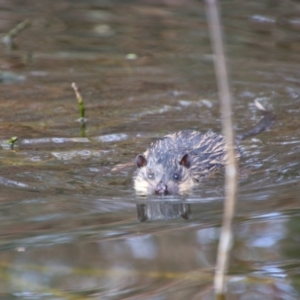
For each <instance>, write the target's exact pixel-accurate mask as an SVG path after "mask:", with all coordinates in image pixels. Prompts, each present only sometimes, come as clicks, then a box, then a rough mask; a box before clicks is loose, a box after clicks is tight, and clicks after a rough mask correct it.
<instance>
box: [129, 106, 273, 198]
mask: <svg viewBox="0 0 300 300" xmlns="http://www.w3.org/2000/svg"><path fill="white" fill-rule="evenodd" d="M256 106H257V107H258V108H259V110H261V112H262V113H263V115H264V118H263V119H262V120H261V121H260V122H259V123H258V124H257V125H256V126H255V127H253V128H252V129H251V130H249V131H247V132H246V133H244V134H240V135H238V136H237V138H236V145H237V146H236V153H237V156H240V155H241V147H240V146H239V142H240V141H241V140H243V139H245V138H247V137H249V136H252V135H255V134H258V133H260V132H262V131H264V130H266V129H267V128H268V127H270V126H271V124H272V123H273V121H274V115H273V114H271V113H270V112H267V111H266V110H265V109H264V108H263V107H262V106H261V105H260V106H258V104H256ZM136 163H137V166H138V169H137V172H136V174H135V177H134V188H135V190H136V191H137V192H138V193H142V194H183V193H186V192H188V191H190V190H191V189H192V188H193V187H194V186H195V185H196V184H197V183H198V182H199V181H200V180H201V179H203V178H205V177H207V176H208V175H210V174H211V173H213V172H214V171H215V170H217V169H220V168H222V167H223V166H224V165H225V163H226V153H225V140H224V138H223V136H222V135H220V134H217V133H213V132H212V131H208V132H207V133H205V134H202V133H200V132H198V131H194V130H183V131H179V132H175V133H172V134H168V135H166V136H164V137H163V138H161V139H159V140H157V141H155V142H153V143H152V144H151V145H150V147H149V148H148V149H147V150H146V151H145V152H144V153H143V154H139V155H138V156H137V158H136Z"/></svg>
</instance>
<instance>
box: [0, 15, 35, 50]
mask: <svg viewBox="0 0 300 300" xmlns="http://www.w3.org/2000/svg"><path fill="white" fill-rule="evenodd" d="M30 25H31V20H30V19H25V20H24V21H22V22H21V23H19V24H18V25H17V26H16V27H14V28H13V29H11V30H10V31H9V32H8V33H6V34H5V35H4V36H3V38H2V42H3V43H4V44H5V45H6V47H7V48H8V49H9V50H12V49H14V48H15V44H14V38H15V37H16V36H17V35H18V34H19V33H20V32H21V31H23V30H24V29H25V28H27V27H29V26H30Z"/></svg>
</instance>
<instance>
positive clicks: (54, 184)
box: [0, 0, 300, 300]
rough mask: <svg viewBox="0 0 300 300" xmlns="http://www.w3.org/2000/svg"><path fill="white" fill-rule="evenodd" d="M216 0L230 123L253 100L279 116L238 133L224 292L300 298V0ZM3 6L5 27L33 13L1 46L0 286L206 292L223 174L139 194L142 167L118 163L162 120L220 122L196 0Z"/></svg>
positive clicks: (164, 127) (163, 294)
mask: <svg viewBox="0 0 300 300" xmlns="http://www.w3.org/2000/svg"><path fill="white" fill-rule="evenodd" d="M222 4H223V5H222V8H223V12H222V15H223V22H224V27H225V31H226V37H225V40H226V45H227V54H228V63H229V66H230V72H231V78H232V90H233V94H234V97H235V106H234V115H235V123H236V128H237V131H242V130H246V129H247V128H249V127H251V126H252V125H253V124H254V123H255V122H256V121H257V120H258V119H259V117H260V116H259V114H258V113H257V111H256V110H255V108H254V105H253V100H254V99H259V100H260V101H261V103H263V105H265V106H266V107H268V108H269V109H272V110H273V111H274V112H275V113H276V115H277V122H276V124H275V125H274V127H273V128H272V129H271V130H270V131H269V132H267V133H264V134H261V135H259V136H257V137H255V138H253V139H250V140H247V141H245V142H244V146H245V157H244V158H243V159H242V161H241V176H240V177H241V178H240V193H239V203H238V207H237V217H236V220H235V237H236V238H235V242H234V245H233V251H232V257H231V265H230V274H229V275H230V280H229V290H228V295H229V298H228V299H241V300H249V299H251V300H253V299H286V300H287V299H288V300H291V299H299V297H300V296H299V295H300V282H299V275H298V274H299V267H300V254H299V253H300V247H299V239H300V225H299V224H300V223H299V216H300V210H299V192H300V185H299V180H300V159H299V158H300V155H299V153H300V129H299V128H300V127H299V113H300V109H299V104H300V88H299V83H300V79H299V78H300V56H299V53H300V38H299V36H300V18H299V9H300V7H299V4H298V3H297V2H296V1H294V2H293V1H281V2H273V1H271V2H270V1H250V2H249V1H240V2H236V1H223V3H222ZM0 15H1V22H0V30H1V32H2V33H3V34H4V33H6V32H8V31H9V30H10V29H12V28H13V27H15V26H16V25H17V24H18V23H20V22H21V21H23V20H25V19H27V18H29V19H31V22H32V23H31V26H30V27H28V28H26V29H25V30H24V31H23V32H21V33H20V34H19V35H18V36H17V37H16V39H15V44H16V46H17V49H16V50H13V51H9V50H8V49H6V47H5V45H4V44H2V46H1V49H0V53H1V57H0V68H1V70H2V73H1V84H0V91H1V94H0V128H1V130H0V138H1V143H2V145H3V149H1V150H0V189H1V194H0V224H1V226H0V251H1V252H0V265H1V272H0V276H1V280H0V298H1V299H205V300H208V299H213V286H212V285H213V271H214V265H215V257H216V248H217V243H218V237H219V228H220V222H221V216H222V208H223V194H224V193H223V178H222V176H216V178H212V179H211V180H209V181H206V182H203V184H202V185H201V186H200V187H199V189H197V190H195V191H194V192H193V194H191V195H190V196H189V197H187V198H185V199H182V198H180V197H169V198H167V199H158V198H155V197H151V198H149V199H146V198H139V197H137V196H136V195H135V193H134V190H133V188H132V179H131V178H132V175H133V172H134V169H132V168H130V167H128V168H125V169H122V170H120V171H112V169H113V168H114V166H116V165H117V164H120V163H127V162H130V161H132V160H133V159H134V157H135V156H136V155H137V154H138V153H140V152H142V151H144V149H145V148H146V147H147V145H148V144H149V143H150V142H151V141H152V140H153V138H156V137H160V136H162V135H163V134H165V133H168V132H171V131H176V130H179V129H198V130H201V131H206V130H208V129H213V130H215V131H220V120H219V105H218V98H217V90H216V83H215V77H214V71H213V65H212V56H211V48H210V42H209V38H208V33H207V25H206V20H205V12H204V7H203V4H202V2H200V1H199V2H197V1H192V0H191V1H180V0H177V1H175V0H174V1H168V0H165V1H154V0H153V1H150V0H148V1H147V0H145V1H126V3H125V1H100V0H99V1H96V0H94V1H66V0H64V1H55V2H54V1H48V0H44V1H42V2H41V1H21V2H19V1H11V0H9V1H2V2H1V4H0ZM128 54H135V55H136V56H137V58H136V59H129V58H130V57H132V55H131V56H130V55H129V56H128ZM72 82H76V83H77V85H78V86H79V89H80V91H81V94H82V96H83V98H84V100H85V106H86V117H87V119H88V120H87V124H86V131H83V130H82V129H81V125H80V123H79V122H78V121H77V119H78V117H79V113H78V107H77V100H76V98H75V95H74V91H73V90H72V88H71V83H72ZM13 136H17V137H18V141H17V144H16V148H15V150H9V149H6V148H7V147H5V145H4V144H5V142H6V141H7V140H8V139H10V138H11V137H13ZM145 215H146V216H148V221H147V222H139V220H138V219H140V220H141V221H145V220H146V218H145ZM149 219H152V221H151V220H149Z"/></svg>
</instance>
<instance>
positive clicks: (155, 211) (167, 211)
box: [136, 201, 191, 222]
mask: <svg viewBox="0 0 300 300" xmlns="http://www.w3.org/2000/svg"><path fill="white" fill-rule="evenodd" d="M136 208H137V216H138V220H139V221H140V222H145V221H154V220H170V219H176V218H180V217H181V218H183V219H189V218H190V215H191V207H190V205H189V204H186V203H174V202H172V201H154V202H151V201H149V202H147V203H146V204H145V203H143V204H136Z"/></svg>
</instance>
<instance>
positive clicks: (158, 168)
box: [134, 154, 194, 195]
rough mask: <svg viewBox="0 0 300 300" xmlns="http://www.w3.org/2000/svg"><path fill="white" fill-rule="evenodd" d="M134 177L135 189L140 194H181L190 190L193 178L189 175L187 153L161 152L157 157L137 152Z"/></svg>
mask: <svg viewBox="0 0 300 300" xmlns="http://www.w3.org/2000/svg"><path fill="white" fill-rule="evenodd" d="M136 164H137V167H138V170H137V173H136V176H135V178H134V187H135V190H136V191H137V192H139V193H142V194H157V195H168V194H182V193H184V192H186V191H187V190H190V189H191V188H192V187H193V185H194V180H193V178H192V177H191V175H190V170H189V169H190V165H191V158H190V156H189V154H184V155H178V156H176V155H171V154H162V155H160V156H159V157H155V156H151V155H150V156H149V158H146V156H145V155H143V154H139V155H138V156H137V157H136Z"/></svg>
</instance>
